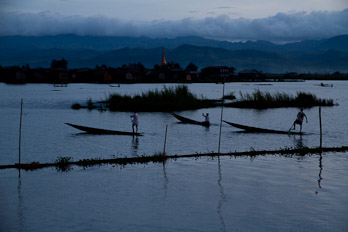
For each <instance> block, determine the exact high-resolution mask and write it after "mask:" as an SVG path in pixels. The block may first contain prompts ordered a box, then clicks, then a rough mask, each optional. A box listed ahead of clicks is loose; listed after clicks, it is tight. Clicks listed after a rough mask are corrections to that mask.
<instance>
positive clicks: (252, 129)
mask: <svg viewBox="0 0 348 232" xmlns="http://www.w3.org/2000/svg"><path fill="white" fill-rule="evenodd" d="M223 121H224V122H225V123H227V124H229V125H231V126H234V127H236V128H238V129H242V130H245V131H246V132H255V133H273V134H295V135H296V134H297V135H303V134H304V133H303V132H296V131H281V130H272V129H265V128H259V127H252V126H246V125H241V124H237V123H233V122H227V121H225V120H223Z"/></svg>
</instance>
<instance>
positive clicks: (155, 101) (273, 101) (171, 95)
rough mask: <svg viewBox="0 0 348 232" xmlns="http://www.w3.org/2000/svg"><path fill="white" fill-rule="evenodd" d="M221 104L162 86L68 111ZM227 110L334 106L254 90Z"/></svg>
mask: <svg viewBox="0 0 348 232" xmlns="http://www.w3.org/2000/svg"><path fill="white" fill-rule="evenodd" d="M224 99H228V100H235V99H236V97H235V95H234V93H233V92H232V93H229V94H227V95H225V96H224ZM220 105H221V100H209V99H203V98H201V99H199V98H197V97H196V96H195V95H194V94H192V93H191V92H190V91H189V90H188V88H187V86H184V85H180V86H176V87H169V88H168V87H164V89H163V90H161V91H159V90H158V89H156V90H149V91H148V92H146V93H142V94H141V95H135V96H129V95H124V96H123V95H120V94H117V93H114V94H110V95H109V97H108V98H107V99H106V100H105V101H103V102H98V103H93V102H92V99H91V98H89V99H88V100H87V103H86V106H81V105H80V104H78V103H75V104H73V105H72V106H71V108H72V109H80V108H87V109H90V110H91V109H99V110H106V109H105V108H108V109H109V110H111V111H131V112H172V111H183V110H195V109H201V108H209V107H216V106H220ZM224 105H225V106H227V107H236V108H252V109H267V108H281V107H302V108H310V107H313V106H334V105H335V104H334V102H333V100H332V99H329V100H326V99H319V98H318V97H317V96H315V95H314V94H311V93H305V92H298V93H297V94H296V96H293V95H291V94H287V93H284V92H283V93H280V92H277V93H273V94H271V93H269V92H261V91H260V90H255V91H254V92H253V93H251V94H249V93H246V94H243V93H241V92H240V98H239V99H237V100H235V101H233V102H229V103H225V104H224Z"/></svg>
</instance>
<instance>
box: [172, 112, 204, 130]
mask: <svg viewBox="0 0 348 232" xmlns="http://www.w3.org/2000/svg"><path fill="white" fill-rule="evenodd" d="M172 115H173V116H174V117H175V118H176V119H178V120H179V121H180V122H182V123H188V124H196V125H201V126H206V127H209V126H210V123H209V122H205V121H203V122H200V121H195V120H192V119H189V118H185V117H183V116H180V115H178V114H175V113H172Z"/></svg>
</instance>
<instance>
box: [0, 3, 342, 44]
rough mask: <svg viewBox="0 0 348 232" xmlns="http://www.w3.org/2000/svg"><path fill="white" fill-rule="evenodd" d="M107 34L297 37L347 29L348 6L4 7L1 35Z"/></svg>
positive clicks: (0, 23)
mask: <svg viewBox="0 0 348 232" xmlns="http://www.w3.org/2000/svg"><path fill="white" fill-rule="evenodd" d="M67 33H71V34H78V35H109V36H111V35H112V36H149V37H177V36H202V37H207V38H216V39H224V40H269V41H274V42H277V41H282V42H285V41H297V40H304V39H320V38H328V37H332V36H336V35H341V34H348V9H345V10H343V11H334V12H327V11H317V12H312V13H306V12H295V13H278V14H276V15H274V16H272V17H267V18H260V19H245V18H240V19H231V18H230V17H228V16H227V15H221V16H217V17H207V18H204V19H194V18H185V19H182V20H176V21H174V20H154V21H151V22H140V21H124V20H121V19H115V18H106V17H103V16H95V17H81V16H63V15H61V14H57V13H52V12H41V13H38V14H32V13H2V14H1V15H0V35H1V36H4V35H35V36H37V35H57V34H67Z"/></svg>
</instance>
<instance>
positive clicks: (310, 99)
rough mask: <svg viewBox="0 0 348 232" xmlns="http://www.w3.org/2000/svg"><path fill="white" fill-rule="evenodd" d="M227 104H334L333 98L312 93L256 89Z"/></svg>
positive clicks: (238, 106) (245, 105)
mask: <svg viewBox="0 0 348 232" xmlns="http://www.w3.org/2000/svg"><path fill="white" fill-rule="evenodd" d="M226 106H230V107H237V108H254V109H267V108H280V107H303V108H310V107H313V106H334V103H333V100H332V99H330V100H325V99H319V98H317V97H316V96H315V95H313V94H311V93H304V92H298V93H297V95H296V96H293V95H291V94H287V93H280V92H277V93H274V94H271V93H268V92H261V91H260V90H255V91H254V92H253V93H252V94H249V93H247V94H243V93H240V99H238V100H237V101H235V102H232V103H228V104H226Z"/></svg>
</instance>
